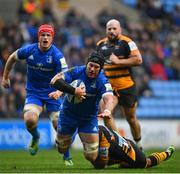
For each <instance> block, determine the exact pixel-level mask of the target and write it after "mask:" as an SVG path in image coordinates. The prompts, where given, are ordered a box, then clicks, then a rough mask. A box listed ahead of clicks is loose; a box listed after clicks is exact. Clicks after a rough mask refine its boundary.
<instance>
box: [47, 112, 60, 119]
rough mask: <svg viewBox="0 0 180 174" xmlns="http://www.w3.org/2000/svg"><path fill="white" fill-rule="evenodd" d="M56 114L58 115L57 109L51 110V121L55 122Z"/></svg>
mask: <svg viewBox="0 0 180 174" xmlns="http://www.w3.org/2000/svg"><path fill="white" fill-rule="evenodd" d="M58 116H59V111H57V112H51V113H50V115H49V117H50V119H51V121H52V122H57V120H58Z"/></svg>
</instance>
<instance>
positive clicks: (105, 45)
mask: <svg viewBox="0 0 180 174" xmlns="http://www.w3.org/2000/svg"><path fill="white" fill-rule="evenodd" d="M97 50H98V51H101V52H102V54H103V55H104V56H105V59H106V61H105V64H104V72H105V75H106V77H107V78H108V79H109V82H110V83H111V85H112V87H113V90H120V89H126V88H129V87H131V86H133V85H134V80H133V78H132V73H131V67H120V65H113V64H112V63H111V61H110V60H109V56H110V55H111V53H114V54H115V55H116V56H119V58H129V56H130V55H131V54H139V50H138V48H137V46H136V44H135V42H134V41H132V40H131V39H130V38H129V37H127V36H124V35H121V36H119V38H118V40H117V41H116V42H114V43H111V42H109V40H108V38H107V37H106V38H103V39H102V40H100V41H99V42H98V43H97Z"/></svg>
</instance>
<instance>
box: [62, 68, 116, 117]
mask: <svg viewBox="0 0 180 174" xmlns="http://www.w3.org/2000/svg"><path fill="white" fill-rule="evenodd" d="M64 74H65V80H66V82H68V83H71V82H72V81H74V80H76V79H80V80H82V81H83V82H84V84H85V86H86V94H87V96H86V99H84V100H83V101H82V102H81V103H78V104H73V103H71V102H69V101H68V99H67V95H66V96H65V98H64V102H63V104H62V106H61V107H62V109H63V110H64V111H65V112H71V113H72V114H73V115H74V117H76V118H77V119H80V120H89V119H92V117H96V116H97V114H98V109H99V102H100V100H101V98H102V95H105V94H106V93H111V94H113V92H112V87H111V85H110V83H109V82H108V80H107V78H106V77H105V75H104V73H103V72H100V73H99V75H98V76H97V77H96V78H95V79H90V78H88V77H87V75H86V67H85V66H78V67H74V68H72V69H70V70H68V71H66V72H65V73H64ZM67 116H68V114H67Z"/></svg>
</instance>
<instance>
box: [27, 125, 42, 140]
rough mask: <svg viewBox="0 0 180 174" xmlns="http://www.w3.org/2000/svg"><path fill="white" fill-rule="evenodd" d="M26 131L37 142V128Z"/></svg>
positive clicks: (38, 135)
mask: <svg viewBox="0 0 180 174" xmlns="http://www.w3.org/2000/svg"><path fill="white" fill-rule="evenodd" d="M27 130H28V132H29V133H30V134H31V135H32V137H33V140H35V141H36V140H38V139H39V138H40V134H39V132H38V129H37V127H35V128H33V129H31V130H30V129H27Z"/></svg>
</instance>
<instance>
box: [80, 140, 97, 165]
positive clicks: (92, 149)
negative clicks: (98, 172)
mask: <svg viewBox="0 0 180 174" xmlns="http://www.w3.org/2000/svg"><path fill="white" fill-rule="evenodd" d="M83 145H84V155H85V158H86V159H87V160H88V161H91V162H94V161H95V160H96V158H97V156H98V147H99V143H98V142H96V143H85V142H84V143H83Z"/></svg>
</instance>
